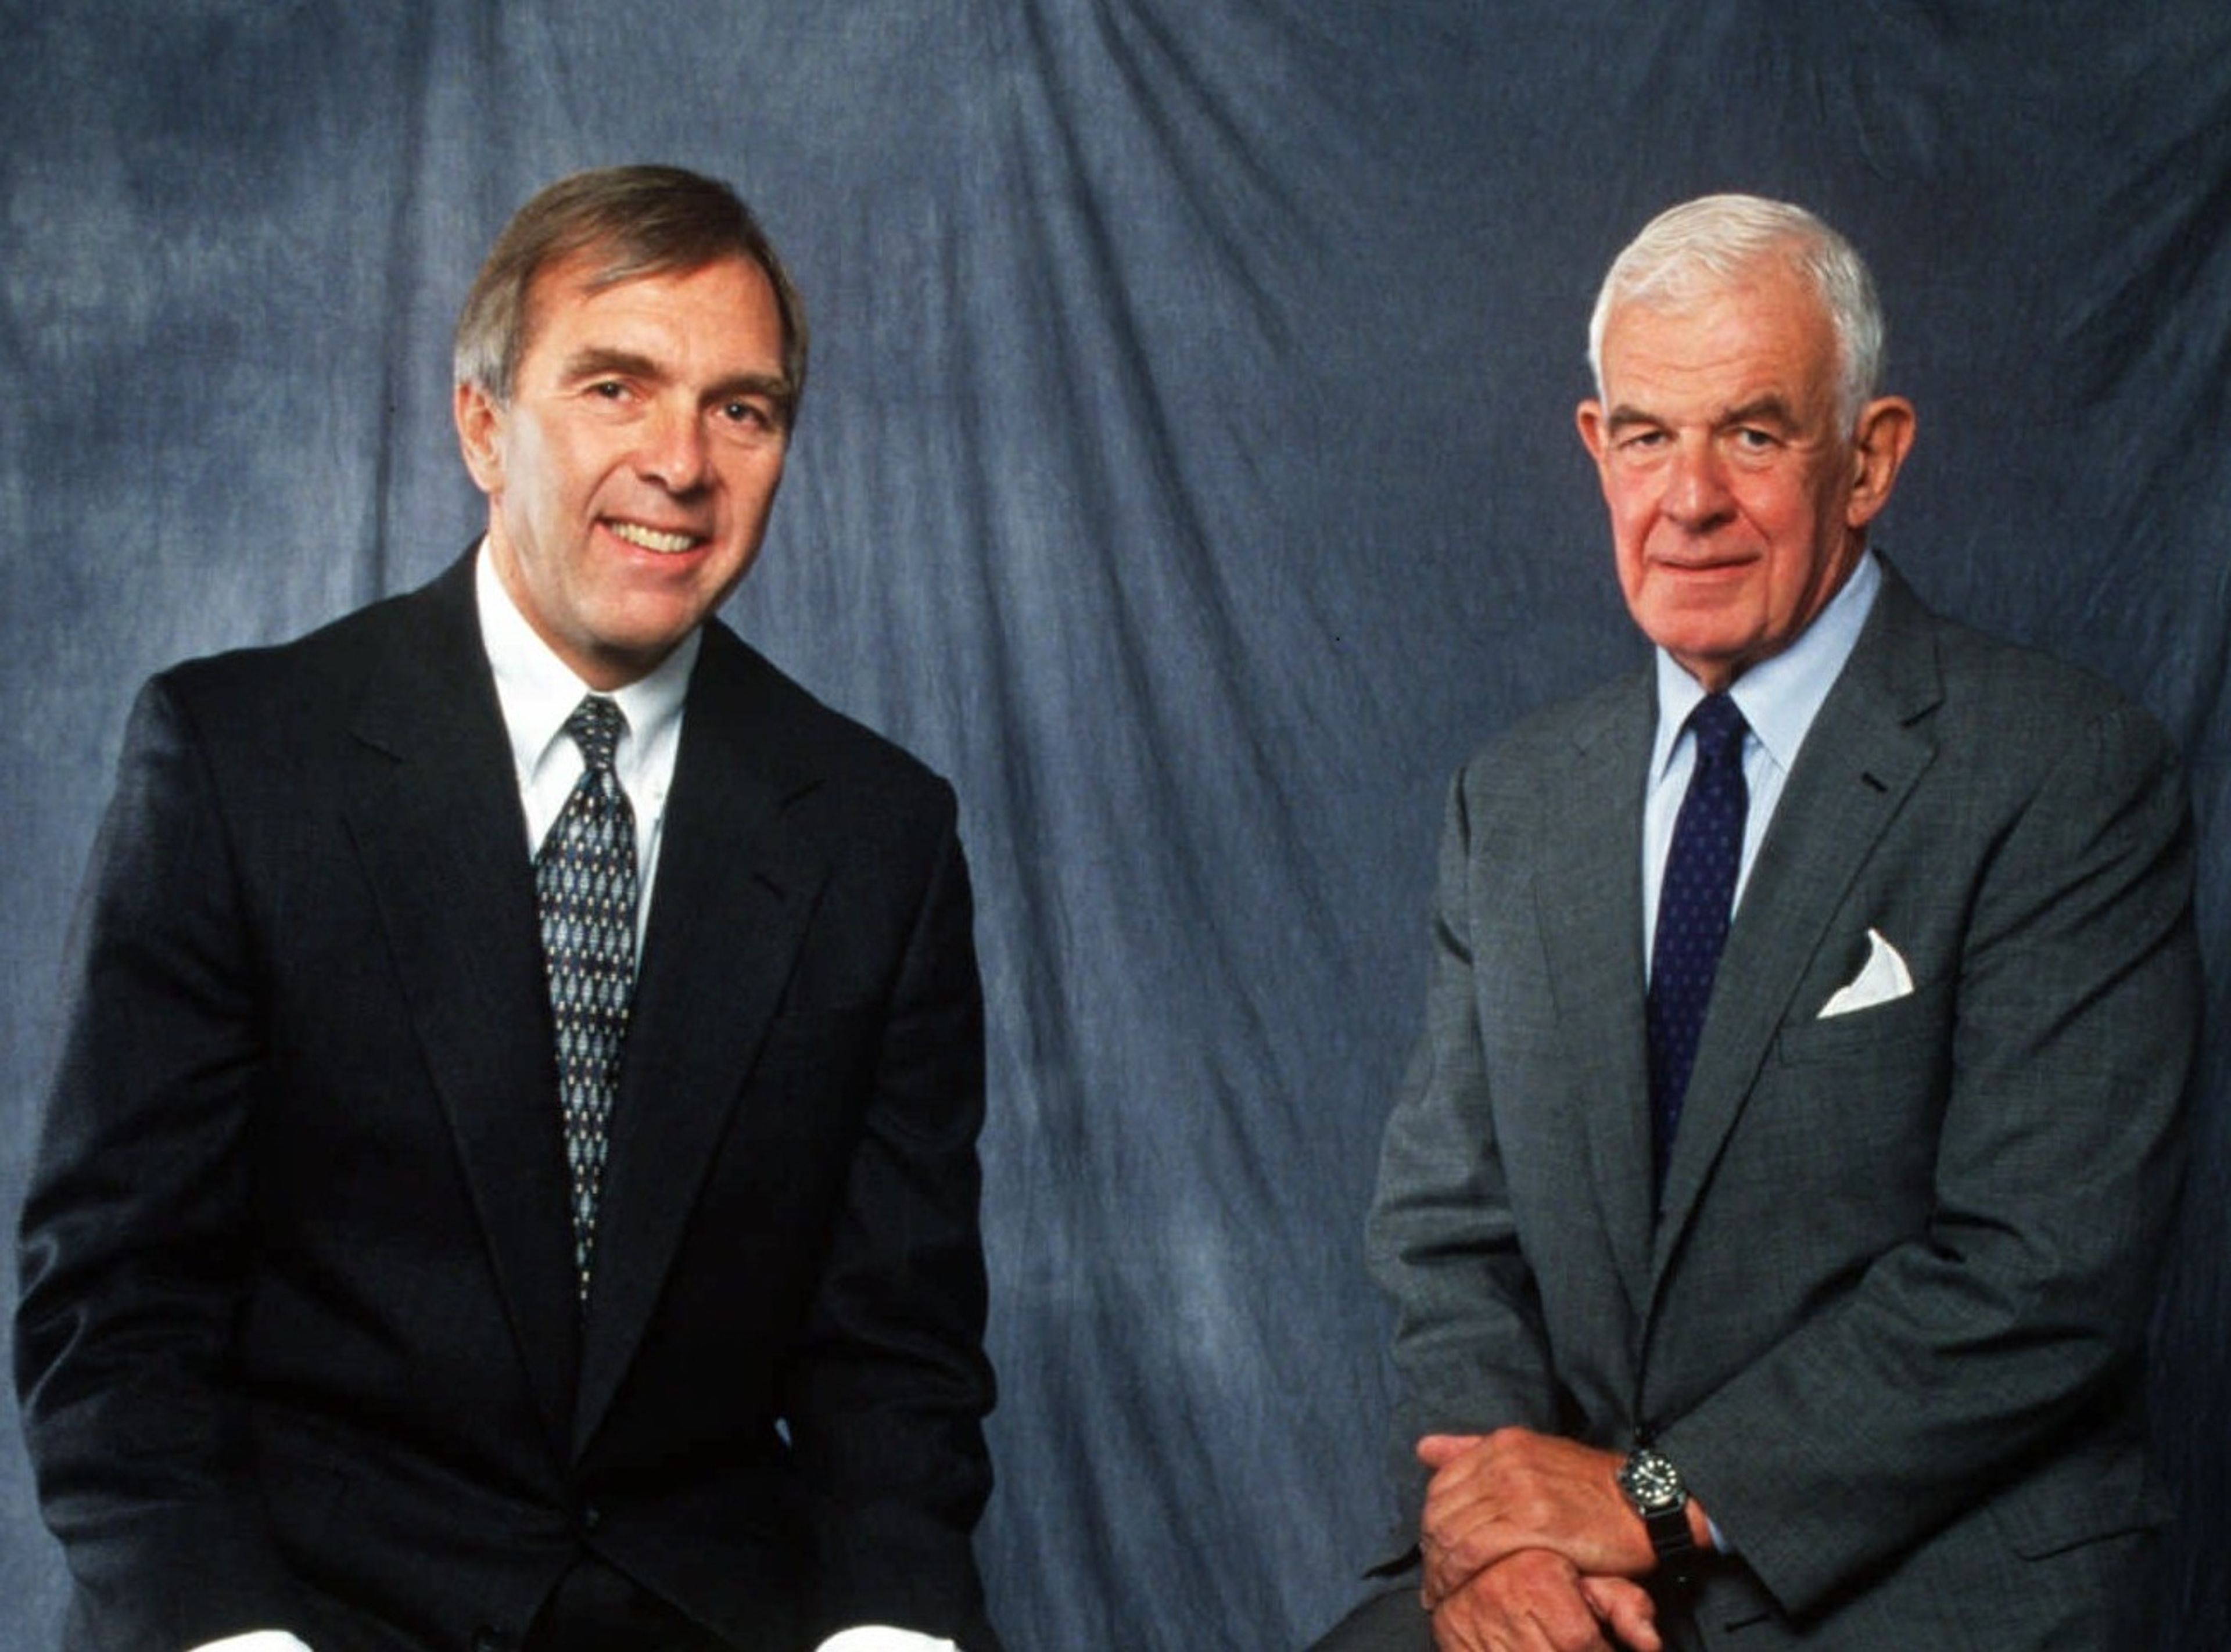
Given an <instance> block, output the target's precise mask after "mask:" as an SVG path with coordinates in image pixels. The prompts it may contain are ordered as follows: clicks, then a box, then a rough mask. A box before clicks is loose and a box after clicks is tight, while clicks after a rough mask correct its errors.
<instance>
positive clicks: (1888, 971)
mask: <svg viewBox="0 0 2231 1652" xmlns="http://www.w3.org/2000/svg"><path fill="white" fill-rule="evenodd" d="M1911 991H1913V975H1912V972H1911V971H1909V970H1908V969H1907V968H1906V967H1905V960H1904V958H1900V957H1899V956H1898V948H1897V947H1895V946H1892V945H1891V944H1890V943H1889V942H1888V941H1886V940H1885V939H1883V938H1882V931H1880V930H1879V929H1870V930H1869V931H1867V961H1866V963H1865V964H1863V965H1860V966H1859V973H1858V974H1857V975H1855V976H1853V978H1852V979H1851V984H1849V985H1847V986H1840V987H1838V988H1837V989H1836V991H1835V992H1834V993H1833V995H1832V996H1831V997H1830V998H1829V999H1828V1002H1827V1003H1824V1004H1822V1005H1821V1006H1820V1019H1821V1020H1823V1021H1826V1020H1827V1019H1828V1017H1829V1016H1848V1015H1850V1014H1851V1013H1852V1012H1853V1010H1872V1009H1873V1008H1874V1007H1875V1005H1877V1004H1879V1003H1890V1002H1891V1000H1892V999H1893V998H1903V997H1905V996H1906V995H1907V994H1908V993H1910V992H1911Z"/></svg>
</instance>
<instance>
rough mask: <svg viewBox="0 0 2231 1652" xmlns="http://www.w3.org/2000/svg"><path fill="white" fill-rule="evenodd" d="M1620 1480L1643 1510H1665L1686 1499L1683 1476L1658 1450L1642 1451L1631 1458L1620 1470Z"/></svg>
mask: <svg viewBox="0 0 2231 1652" xmlns="http://www.w3.org/2000/svg"><path fill="white" fill-rule="evenodd" d="M1619 1481H1620V1486H1621V1487H1624V1488H1625V1489H1626V1494H1627V1495H1628V1496H1629V1497H1631V1498H1633V1500H1634V1502H1635V1505H1636V1507H1639V1508H1644V1509H1655V1508H1661V1507H1665V1505H1667V1504H1669V1503H1670V1504H1678V1503H1679V1502H1680V1501H1681V1500H1682V1497H1681V1476H1680V1474H1679V1473H1678V1471H1677V1470H1676V1469H1675V1468H1674V1467H1673V1465H1672V1463H1671V1462H1667V1461H1666V1460H1665V1458H1664V1457H1663V1456H1661V1455H1659V1454H1658V1453H1657V1452H1655V1451H1638V1452H1636V1453H1635V1454H1634V1455H1633V1456H1631V1457H1629V1458H1628V1459H1627V1460H1626V1464H1625V1465H1624V1466H1623V1467H1622V1468H1620V1471H1619Z"/></svg>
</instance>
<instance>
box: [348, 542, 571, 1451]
mask: <svg viewBox="0 0 2231 1652" xmlns="http://www.w3.org/2000/svg"><path fill="white" fill-rule="evenodd" d="M472 590H473V584H472V558H471V557H470V556H469V555H468V556H467V557H466V558H463V559H462V561H461V562H459V563H458V564H457V565H455V566H454V567H452V568H451V570H450V571H449V573H448V574H446V575H444V576H443V578H441V579H440V580H439V581H437V583H436V584H434V585H432V586H430V587H428V588H427V589H426V590H424V591H422V592H419V593H418V594H417V595H415V596H413V597H409V598H406V599H404V603H402V604H400V605H399V606H398V610H397V614H398V622H399V623H398V624H397V625H396V626H395V627H394V628H393V639H394V640H393V642H392V643H391V647H390V650H389V657H388V658H387V660H386V661H385V663H384V665H383V666H382V667H381V668H379V669H378V671H377V673H376V674H374V676H373V677H372V680H371V681H369V682H368V684H367V686H366V692H365V695H364V697H363V699H362V700H360V701H359V705H358V707H357V708H356V711H355V713H354V715H353V717H352V721H351V729H352V732H353V734H354V736H355V739H356V741H357V748H356V751H355V752H354V753H353V754H352V758H351V766H350V767H349V769H348V771H347V773H348V778H347V781H346V789H347V795H346V797H345V799H344V802H343V808H344V810H345V812H346V816H347V819H348V823H349V829H350V832H351V834H352V837H353V839H354V841H355V842H356V845H357V848H358V850H359V855H360V856H361V858H362V861H363V863H364V867H365V873H366V875H367V876H368V878H369V879H370V881H371V883H372V890H373V894H374V898H375V900H376V901H377V903H378V910H379V913H380V917H381V920H382V922H383V923H384V925H385V931H386V935H385V939H386V942H387V945H388V948H389V950H390V952H391V955H392V958H393V961H394V965H395V970H396V973H397V974H398V977H399V978H401V980H402V984H403V989H404V997H405V998H406V1000H407V1002H408V1003H409V1005H410V1010H411V1019H412V1022H413V1024H414V1026H415V1027H416V1029H417V1034H418V1037H419V1040H420V1043H421V1045H422V1047H423V1049H424V1057H425V1066H426V1070H427V1072H428V1073H429V1074H430V1075H431V1077H432V1081H433V1084H434V1087H435V1089H436V1091H437V1094H439V1096H440V1098H441V1102H442V1105H443V1108H444V1109H445V1110H446V1112H447V1113H448V1116H449V1128H450V1130H451V1132H452V1133H453V1134H454V1136H455V1138H456V1145H457V1152H458V1155H459V1158H460V1159H461V1160H462V1165H463V1167H464V1175H465V1179H466V1182H467V1184H469V1188H470V1190H471V1194H472V1197H473V1199H474V1202H475V1208H476V1210H477V1211H478V1214H479V1217H480V1222H481V1226H482V1230H483V1232H484V1234H485V1235H486V1238H487V1242H488V1252H489V1256H490V1260H491V1262H492V1265H493V1268H494V1270H495V1277H496V1281H497V1284H498V1287H499V1289H500V1290H501V1294H502V1297H503V1301H504V1307H505V1309H506V1311H507V1312H508V1314H509V1316H510V1322H511V1326H512V1330H513V1333H514V1337H515V1338H516V1339H517V1341H518V1344H519V1346H520V1349H521V1354H522V1356H523V1358H524V1359H525V1362H526V1365H527V1370H528V1372H529V1374H530V1378H531V1381H532V1382H533V1387H534V1391H535V1393H536V1396H537V1398H538V1399H539V1401H540V1404H541V1406H542V1409H543V1411H544V1415H545V1418H546V1422H547V1423H549V1424H550V1426H551V1429H552V1433H553V1439H562V1438H563V1437H564V1433H563V1422H564V1419H565V1418H566V1416H568V1415H569V1414H570V1412H571V1410H572V1377H573V1371H574V1367H575V1365H576V1359H577V1354H576V1346H577V1333H576V1327H575V1323H574V1307H573V1289H572V1283H571V1280H572V1239H571V1226H570V1218H569V1216H568V1215H567V1206H566V1170H565V1163H564V1152H563V1147H562V1145H561V1143H560V1140H559V1131H558V1128H557V1122H556V1121H557V1111H556V1102H555V1100H554V1097H555V1094H556V1082H557V1081H556V1075H555V1072H554V1066H553V1055H552V1041H551V1031H550V1016H549V1003H548V999H547V997H546V993H545V990H544V987H543V976H542V960H541V952H540V942H539V940H538V939H537V937H536V934H535V927H534V887H533V874H532V871H531V869H530V862H529V858H528V855H527V827H526V820H525V816H523V814H522V813H521V808H520V802H519V791H518V786H517V784H516V781H515V779H514V776H513V771H512V760H511V752H510V747H509V745H508V741H507V739H506V738H505V735H504V732H503V720H502V713H501V710H500V709H499V708H498V707H497V704H496V699H495V684H494V681H493V680H492V678H491V677H490V675H489V673H488V665H487V655H486V653H485V650H484V649H482V644H481V640H480V628H479V624H478V621H477V619H476V617H475V614H474V612H473V607H472V602H473V597H472Z"/></svg>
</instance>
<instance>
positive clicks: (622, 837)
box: [534, 694, 636, 1302]
mask: <svg viewBox="0 0 2231 1652" xmlns="http://www.w3.org/2000/svg"><path fill="white" fill-rule="evenodd" d="M624 726H626V720H625V719H624V717H623V716H622V715H621V714H620V708H619V707H618V706H616V705H614V704H613V703H612V702H611V700H606V699H605V698H603V697H602V696H600V695H597V694H591V695H589V696H588V697H587V698H586V699H585V700H582V701H581V703H580V704H579V706H578V707H575V708H574V711H573V714H572V716H571V717H569V718H567V719H566V732H567V733H568V734H570V735H572V737H573V742H574V744H575V745H579V747H580V748H581V757H582V759H583V762H584V764H585V767H584V768H583V770H582V771H581V778H580V779H579V781H577V782H576V783H575V784H574V786H573V790H572V794H571V795H570V796H569V797H567V798H566V806H565V807H564V808H563V809H562V810H559V814H558V818H557V820H556V822H555V823H553V825H552V826H551V828H550V835H549V836H547V837H545V838H544V839H543V840H542V848H541V849H540V852H539V853H538V854H537V855H535V857H534V897H535V905H536V907H537V909H538V911H539V912H540V917H541V920H542V958H543V963H544V965H545V967H546V971H547V973H548V976H549V981H550V1013H551V1019H552V1020H553V1022H554V1023H556V1025H557V1030H558V1100H559V1110H560V1112H561V1113H562V1115H563V1117H564V1120H565V1126H566V1169H567V1171H568V1172H569V1174H570V1178H571V1182H572V1204H573V1265H574V1268H575V1271H576V1273H577V1274H578V1277H579V1287H580V1294H581V1300H583V1301H584V1302H586V1301H587V1300H588V1297H589V1263H590V1259H591V1256H592V1253H593V1252H594V1250H595V1249H596V1239H597V1195H598V1190H599V1189H600V1187H601V1186H602V1185H603V1183H604V1178H605V1143H606V1140H607V1138H608V1135H609V1132H610V1127H611V1116H612V1102H613V1100H614V1098H615V1097H617V1096H618V1094H619V1080H620V1055H621V1051H622V1049H624V1046H625V1044H626V1042H627V1024H628V1002H629V999H630V997H632V996H633V994H634V991H635V907H636V887H635V886H636V876H635V811H634V810H632V809H630V808H629V807H628V799H627V793H626V792H624V791H622V790H621V789H620V782H619V777H618V775H617V774H615V773H614V772H613V771H612V753H613V752H614V750H615V749H616V748H617V747H618V745H619V739H620V731H621V729H622V728H623V727H624Z"/></svg>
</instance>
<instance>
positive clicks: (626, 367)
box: [564, 345, 798, 412]
mask: <svg viewBox="0 0 2231 1652" xmlns="http://www.w3.org/2000/svg"><path fill="white" fill-rule="evenodd" d="M606 374H617V375H618V376H620V377H622V378H647V379H652V380H655V381H657V382H660V383H663V382H664V381H665V379H666V377H667V374H666V371H665V369H663V367H661V366H660V365H658V364H657V363H656V362H655V361H653V360H652V359H651V358H650V357H648V356H643V355H637V353H636V352H634V351H632V350H615V349H613V348H611V346H609V345H591V346H590V347H588V348H587V349H585V350H580V351H577V352H574V354H573V355H572V357H570V358H568V359H567V360H566V366H565V370H564V377H565V378H566V379H568V380H579V379H584V378H603V377H604V376H605V375H606ZM738 396H764V397H766V398H767V399H768V400H769V401H771V402H773V403H775V404H776V405H778V406H779V407H780V408H781V409H783V410H784V411H785V412H788V411H789V410H790V408H791V406H792V403H794V402H795V401H796V400H797V399H798V398H797V396H796V394H795V393H794V392H793V391H792V389H791V387H790V381H789V380H788V379H787V378H784V377H783V376H782V375H781V374H779V373H738V374H736V375H734V377H733V378H723V379H721V380H719V381H718V382H717V383H715V384H713V385H712V386H710V387H709V388H708V390H707V391H706V398H705V399H706V400H708V401H709V402H725V401H727V400H730V399H731V398H733V397H738Z"/></svg>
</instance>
